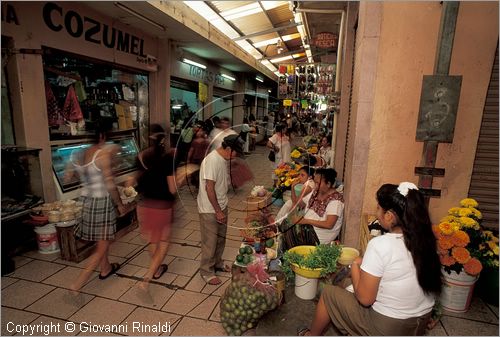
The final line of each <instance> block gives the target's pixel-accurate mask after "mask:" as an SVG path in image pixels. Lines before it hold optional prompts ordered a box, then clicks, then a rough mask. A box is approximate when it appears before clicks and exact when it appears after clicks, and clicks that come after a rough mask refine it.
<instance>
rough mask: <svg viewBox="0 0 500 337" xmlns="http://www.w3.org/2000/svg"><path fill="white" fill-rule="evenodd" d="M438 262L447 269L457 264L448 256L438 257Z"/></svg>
mask: <svg viewBox="0 0 500 337" xmlns="http://www.w3.org/2000/svg"><path fill="white" fill-rule="evenodd" d="M439 260H440V261H441V264H442V265H443V266H448V267H449V266H452V265H454V264H455V263H456V262H457V261H456V260H455V259H454V258H453V257H451V256H450V255H448V254H446V255H440V256H439Z"/></svg>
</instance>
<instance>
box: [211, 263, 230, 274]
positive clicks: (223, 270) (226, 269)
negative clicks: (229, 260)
mask: <svg viewBox="0 0 500 337" xmlns="http://www.w3.org/2000/svg"><path fill="white" fill-rule="evenodd" d="M214 270H215V272H216V273H230V272H231V267H229V266H228V265H224V267H215V268H214Z"/></svg>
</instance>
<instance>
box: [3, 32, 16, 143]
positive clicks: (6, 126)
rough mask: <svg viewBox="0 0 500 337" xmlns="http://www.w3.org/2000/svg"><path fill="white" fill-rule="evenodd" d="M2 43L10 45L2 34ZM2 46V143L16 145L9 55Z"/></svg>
mask: <svg viewBox="0 0 500 337" xmlns="http://www.w3.org/2000/svg"><path fill="white" fill-rule="evenodd" d="M2 45H3V46H6V45H8V39H7V38H6V37H4V36H2ZM4 50H5V49H4V48H2V145H14V144H15V143H16V141H15V137H14V124H13V122H12V107H11V104H10V93H9V86H8V82H7V67H6V64H7V62H8V58H9V55H7V54H6V53H5V51H4Z"/></svg>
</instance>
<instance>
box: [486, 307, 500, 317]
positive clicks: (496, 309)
mask: <svg viewBox="0 0 500 337" xmlns="http://www.w3.org/2000/svg"><path fill="white" fill-rule="evenodd" d="M488 307H489V308H490V309H491V311H493V313H494V314H495V316H497V317H498V307H497V306H494V305H491V304H488Z"/></svg>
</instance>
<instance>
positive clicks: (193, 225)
mask: <svg viewBox="0 0 500 337" xmlns="http://www.w3.org/2000/svg"><path fill="white" fill-rule="evenodd" d="M184 228H185V229H192V230H196V231H199V230H200V221H199V220H198V221H196V220H192V221H190V222H189V223H187V224H186V226H184Z"/></svg>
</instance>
